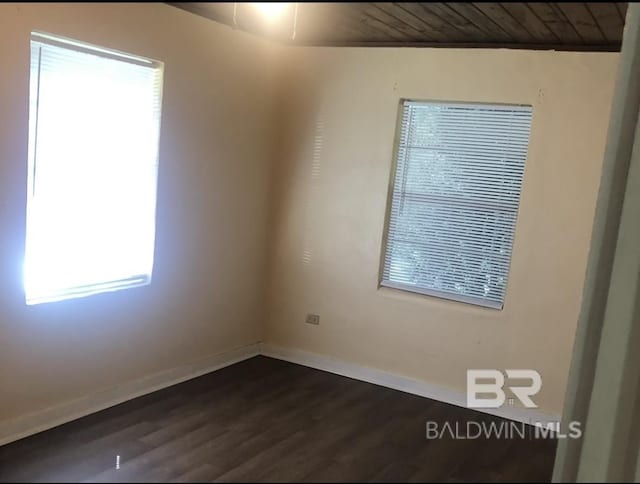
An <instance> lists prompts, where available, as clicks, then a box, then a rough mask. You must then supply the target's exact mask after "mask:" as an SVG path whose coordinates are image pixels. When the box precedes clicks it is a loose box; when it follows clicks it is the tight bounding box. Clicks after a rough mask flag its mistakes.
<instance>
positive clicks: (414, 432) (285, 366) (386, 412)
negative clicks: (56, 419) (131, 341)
mask: <svg viewBox="0 0 640 484" xmlns="http://www.w3.org/2000/svg"><path fill="white" fill-rule="evenodd" d="M427 420H432V421H438V422H444V421H457V422H460V424H461V425H464V422H468V421H476V422H486V423H489V422H497V423H499V422H501V421H502V420H501V419H499V418H496V417H490V416H487V415H484V414H480V413H477V412H474V411H472V410H467V409H463V408H458V407H454V406H451V405H447V404H444V403H440V402H436V401H433V400H429V399H426V398H421V397H417V396H414V395H409V394H405V393H401V392H398V391H395V390H390V389H387V388H384V387H379V386H376V385H371V384H368V383H363V382H359V381H356V380H351V379H349V378H344V377H340V376H337V375H333V374H330V373H325V372H322V371H318V370H313V369H310V368H306V367H303V366H299V365H294V364H291V363H286V362H283V361H278V360H274V359H270V358H266V357H256V358H252V359H250V360H247V361H244V362H242V363H238V364H236V365H233V366H231V367H228V368H225V369H222V370H219V371H217V372H214V373H210V374H208V375H205V376H202V377H200V378H197V379H194V380H191V381H189V382H186V383H182V384H180V385H176V386H173V387H170V388H167V389H164V390H161V391H158V392H155V393H152V394H150V395H146V396H144V397H140V398H137V399H135V400H132V401H129V402H126V403H123V404H121V405H118V406H116V407H112V408H110V409H107V410H104V411H102V412H99V413H96V414H93V415H90V416H87V417H84V418H82V419H79V420H76V421H73V422H70V423H68V424H65V425H63V426H60V427H57V428H55V429H52V430H48V431H46V432H42V433H40V434H37V435H34V436H31V437H28V438H26V439H22V440H20V441H17V442H14V443H11V444H9V445H5V446H3V447H0V481H65V482H68V481H91V482H94V481H97V482H110V481H121V482H122V481H125V482H131V481H138V482H139V481H175V482H187V481H213V480H215V481H298V480H301V481H311V482H313V481H315V482H322V481H339V482H345V481H447V482H464V481H473V482H478V481H491V482H501V481H504V482H513V481H537V482H540V481H549V480H550V478H551V470H552V466H553V459H554V453H555V447H556V441H555V440H541V439H530V438H514V439H497V438H491V439H467V440H456V439H452V438H443V439H437V440H436V439H427V438H426V430H425V422H426V421H427ZM118 463H119V468H116V467H118Z"/></svg>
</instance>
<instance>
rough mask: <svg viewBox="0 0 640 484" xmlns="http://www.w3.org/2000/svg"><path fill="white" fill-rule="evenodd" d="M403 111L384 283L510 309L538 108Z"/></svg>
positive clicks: (419, 106) (439, 106)
mask: <svg viewBox="0 0 640 484" xmlns="http://www.w3.org/2000/svg"><path fill="white" fill-rule="evenodd" d="M401 109H402V112H401V121H400V126H399V133H398V143H397V151H396V158H395V169H394V173H393V186H392V189H391V195H390V201H389V209H388V219H387V228H386V244H385V248H384V262H383V267H382V271H381V273H382V274H381V285H383V286H387V287H393V288H396V289H404V290H407V291H413V292H418V293H421V294H427V295H431V296H438V297H442V298H446V299H453V300H456V301H462V302H466V303H472V304H477V305H481V306H487V307H491V308H496V309H501V308H502V307H503V303H504V297H505V290H506V286H507V278H508V275H509V264H510V260H511V249H512V245H513V236H514V230H515V225H516V218H517V215H518V205H519V203H520V190H521V187H522V176H523V172H524V164H525V160H526V157H527V147H528V143H529V132H530V128H531V107H530V106H508V105H485V104H463V103H435V102H414V101H404V102H403V103H402V106H401Z"/></svg>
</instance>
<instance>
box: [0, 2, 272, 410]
mask: <svg viewBox="0 0 640 484" xmlns="http://www.w3.org/2000/svg"><path fill="white" fill-rule="evenodd" d="M34 29H36V30H43V31H46V32H51V33H54V34H58V35H62V36H66V37H71V38H75V39H79V40H82V41H85V42H89V43H94V44H97V45H100V46H105V47H109V48H114V49H119V50H122V51H125V52H131V53H134V54H139V55H143V56H148V57H151V58H155V59H159V60H161V61H164V62H165V77H164V102H163V112H162V115H163V116H162V131H161V141H160V173H159V191H158V196H159V198H158V208H157V237H156V256H155V269H154V274H153V283H152V284H151V285H150V286H147V287H144V288H136V289H130V290H126V291H119V292H115V293H110V294H102V295H99V296H92V297H88V298H82V299H74V300H69V301H64V302H58V303H54V304H43V305H38V306H31V307H27V306H25V304H24V294H23V292H22V283H21V268H20V265H21V263H22V257H23V246H24V224H25V201H26V183H27V181H26V175H27V171H26V167H27V137H28V123H27V120H28V89H29V33H30V31H31V30H34ZM274 55H276V51H275V50H274V47H273V46H271V45H270V44H268V43H266V42H263V41H259V40H257V39H256V38H255V37H251V36H248V35H245V34H242V33H239V32H233V31H232V30H231V29H230V28H228V27H223V26H221V25H218V24H215V23H213V22H210V21H208V20H205V19H203V18H200V17H197V16H195V15H192V14H189V13H186V12H184V11H182V10H179V9H177V8H174V7H170V6H167V5H164V4H111V5H107V4H74V5H68V4H67V5H65V4H40V5H31V4H0V234H1V235H0V273H1V274H2V277H1V278H0V422H1V421H3V420H6V419H10V418H12V417H15V416H17V415H23V414H27V413H30V412H32V411H36V410H40V409H44V408H47V407H50V406H52V405H57V404H60V403H63V402H66V401H69V400H73V399H75V398H78V397H81V396H85V395H88V394H90V393H92V392H95V391H97V390H100V389H103V388H110V387H113V386H115V385H119V384H122V383H124V382H127V381H132V380H135V379H137V378H140V377H143V376H147V375H150V374H153V373H155V372H158V371H161V370H165V369H169V368H174V367H178V366H180V365H183V364H187V363H190V362H194V361H197V360H199V359H201V358H204V357H207V356H211V355H214V354H216V353H219V352H222V351H225V350H228V349H231V348H235V347H238V346H242V345H246V344H250V343H254V342H256V341H257V340H258V339H259V337H260V328H259V322H260V319H261V314H262V313H261V311H262V303H263V299H262V298H263V294H264V283H265V275H266V272H265V260H266V257H265V255H266V253H265V241H266V234H267V232H266V221H265V220H266V203H265V202H266V199H267V187H268V181H267V177H268V174H269V170H268V162H269V154H270V153H269V150H270V143H271V140H272V138H273V135H272V133H271V132H270V130H271V118H272V116H273V113H272V104H273V101H274V99H273V95H272V92H271V89H272V87H273V82H272V77H273V76H272V74H273V72H274V64H273V62H272V60H273V59H272V58H273V56H274Z"/></svg>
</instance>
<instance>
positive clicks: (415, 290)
mask: <svg viewBox="0 0 640 484" xmlns="http://www.w3.org/2000/svg"><path fill="white" fill-rule="evenodd" d="M407 103H423V104H447V105H452V104H460V105H466V106H469V105H476V106H505V107H506V106H508V107H520V108H529V109H530V110H531V123H530V131H529V137H528V139H527V153H526V156H525V161H524V166H523V174H522V185H521V188H520V193H519V198H518V209H517V211H516V213H515V220H514V224H513V232H514V233H513V238H512V240H511V255H510V258H509V265H508V267H507V273H506V274H507V283H506V284H505V289H504V295H503V299H502V304H497V303H494V302H492V301H487V300H485V299H482V298H478V297H474V296H465V295H455V294H451V293H448V292H443V291H438V290H436V289H424V288H421V287H417V286H410V285H406V284H401V283H393V282H385V281H384V271H385V263H386V258H387V249H388V247H389V230H390V225H391V212H392V209H393V194H394V189H395V179H396V173H397V169H398V162H399V160H398V158H399V152H400V144H401V138H402V120H403V117H404V109H405V105H406V104H407ZM532 126H533V106H532V105H531V104H522V103H521V104H517V103H500V102H478V101H449V100H443V99H420V98H400V99H399V100H398V105H397V114H396V123H395V126H394V130H395V131H394V138H393V152H392V157H391V164H390V171H389V178H388V183H387V202H386V208H385V215H384V226H383V230H382V243H381V250H380V260H379V265H378V285H377V289H378V290H381V289H383V290H386V289H388V290H391V291H402V292H408V293H411V294H416V295H419V296H427V297H429V298H437V299H444V300H446V301H450V302H453V303H462V304H466V305H471V306H474V307H475V308H477V309H480V310H496V311H502V310H504V306H505V304H506V301H507V291H508V288H509V280H510V277H508V276H509V273H510V272H511V265H512V261H513V257H514V253H515V247H516V232H517V226H518V220H519V215H520V202H521V200H522V193H523V191H524V176H525V172H526V166H527V160H528V158H529V149H530V143H531V129H532Z"/></svg>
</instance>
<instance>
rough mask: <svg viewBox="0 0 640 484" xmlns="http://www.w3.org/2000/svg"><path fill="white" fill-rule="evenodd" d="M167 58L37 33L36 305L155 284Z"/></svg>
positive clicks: (31, 300)
mask: <svg viewBox="0 0 640 484" xmlns="http://www.w3.org/2000/svg"><path fill="white" fill-rule="evenodd" d="M161 93H162V65H161V64H160V63H158V62H155V61H151V60H148V59H143V58H140V57H137V56H132V55H127V54H122V53H119V52H114V51H110V50H107V49H103V48H98V47H93V46H89V45H86V44H83V43H80V42H75V41H69V40H66V39H61V38H57V37H53V36H50V35H45V34H36V33H34V34H32V37H31V78H30V93H29V101H30V111H29V171H28V187H27V238H26V247H25V264H24V286H25V295H26V302H27V304H37V303H40V302H45V301H52V300H59V299H65V298H69V297H77V296H84V295H89V294H93V293H96V292H103V291H111V290H116V289H122V288H127V287H132V286H137V285H143V284H147V283H149V282H150V280H151V271H152V267H153V248H154V238H155V207H156V178H157V167H158V141H159V129H160V106H161Z"/></svg>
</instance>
